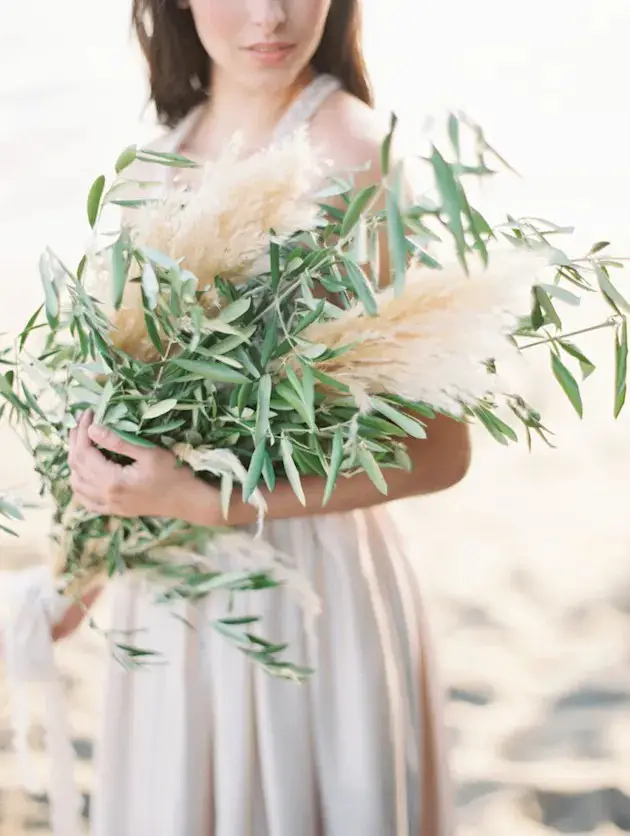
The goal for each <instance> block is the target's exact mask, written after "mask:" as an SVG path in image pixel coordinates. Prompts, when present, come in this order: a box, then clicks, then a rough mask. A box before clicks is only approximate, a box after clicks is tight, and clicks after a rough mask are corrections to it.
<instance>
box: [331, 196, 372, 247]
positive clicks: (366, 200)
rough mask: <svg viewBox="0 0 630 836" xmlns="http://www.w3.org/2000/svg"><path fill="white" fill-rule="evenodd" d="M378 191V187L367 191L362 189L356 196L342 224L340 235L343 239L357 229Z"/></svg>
mask: <svg viewBox="0 0 630 836" xmlns="http://www.w3.org/2000/svg"><path fill="white" fill-rule="evenodd" d="M377 191H378V187H377V186H368V187H367V188H365V189H361V191H360V192H358V193H357V194H356V195H355V196H354V198H353V199H352V202H351V203H350V206H348V208H347V209H346V214H345V215H344V219H343V223H342V224H341V230H340V232H339V234H340V236H341V237H342V238H346V237H347V236H348V235H349V234H350V233H351V232H352V230H353V229H354V228H355V226H356V225H357V223H358V222H359V220H360V219H361V216H362V214H363V212H364V211H365V210H366V209H367V207H368V206H369V204H370V203H371V201H372V200H373V199H374V195H375V194H376V192H377Z"/></svg>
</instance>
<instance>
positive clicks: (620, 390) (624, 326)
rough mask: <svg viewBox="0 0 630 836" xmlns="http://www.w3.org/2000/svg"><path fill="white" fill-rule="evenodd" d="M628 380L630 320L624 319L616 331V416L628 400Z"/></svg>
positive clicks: (616, 416)
mask: <svg viewBox="0 0 630 836" xmlns="http://www.w3.org/2000/svg"><path fill="white" fill-rule="evenodd" d="M627 380H628V320H627V319H624V320H623V322H622V323H621V325H620V326H618V328H617V329H616V333H615V407H614V415H615V418H618V417H619V414H620V413H621V410H622V409H623V407H624V404H625V402H626V394H627Z"/></svg>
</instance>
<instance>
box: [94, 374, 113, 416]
mask: <svg viewBox="0 0 630 836" xmlns="http://www.w3.org/2000/svg"><path fill="white" fill-rule="evenodd" d="M114 391H115V386H114V383H113V382H112V380H111V379H108V380H107V382H106V383H105V386H104V388H103V391H102V393H101V397H100V398H99V401H98V404H97V406H96V410H95V411H94V423H95V424H100V423H101V422H102V421H103V418H104V417H105V411H106V410H107V407H108V405H109V402H110V400H111V399H112V396H113V394H114Z"/></svg>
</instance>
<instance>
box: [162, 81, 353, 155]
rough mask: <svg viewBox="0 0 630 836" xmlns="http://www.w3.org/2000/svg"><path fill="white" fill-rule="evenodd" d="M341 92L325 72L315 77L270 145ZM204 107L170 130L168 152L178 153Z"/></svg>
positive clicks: (198, 106) (291, 105) (299, 96)
mask: <svg viewBox="0 0 630 836" xmlns="http://www.w3.org/2000/svg"><path fill="white" fill-rule="evenodd" d="M340 89H341V82H340V81H339V79H338V78H336V77H335V76H332V75H328V74H327V73H322V74H320V75H317V76H315V78H314V79H313V80H312V81H310V82H309V83H308V84H307V85H306V87H304V89H303V90H302V91H301V92H300V94H299V95H298V96H296V98H295V99H294V100H293V101H292V102H291V104H290V105H289V107H288V109H287V110H286V111H285V113H284V114H283V115H282V116H281V118H280V121H279V122H278V123H277V125H276V127H275V129H274V132H273V137H272V142H278V141H279V140H282V139H284V138H286V137H287V136H290V135H291V134H292V133H294V132H295V131H296V130H298V129H299V128H300V127H302V126H303V125H305V124H308V123H309V122H310V121H311V120H312V119H313V117H314V116H315V114H316V113H317V111H318V110H319V108H320V107H321V106H322V104H323V103H324V102H325V101H326V99H327V98H328V97H329V96H331V95H332V94H333V93H335V92H337V90H340ZM203 107H204V105H203V104H200V105H197V106H196V107H195V108H193V109H192V110H191V111H190V113H188V114H187V115H186V116H184V118H183V119H182V120H181V122H180V123H179V124H178V125H177V126H176V127H175V128H174V129H173V131H172V132H171V136H170V142H169V149H168V150H169V151H170V152H171V153H178V151H179V149H180V148H181V145H182V142H183V140H184V139H185V138H186V136H187V134H188V133H189V132H190V130H191V129H192V127H193V126H194V124H195V122H196V120H197V119H198V118H199V117H200V115H201V112H202V110H203Z"/></svg>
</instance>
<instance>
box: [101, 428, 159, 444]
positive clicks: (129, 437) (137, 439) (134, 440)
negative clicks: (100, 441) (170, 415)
mask: <svg viewBox="0 0 630 836" xmlns="http://www.w3.org/2000/svg"><path fill="white" fill-rule="evenodd" d="M110 429H111V431H112V432H113V433H116V435H117V436H119V437H120V438H122V440H123V441H128V442H129V443H130V444H135V445H136V447H147V448H152V447H157V446H158V445H157V444H154V443H153V441H149V440H148V439H146V438H142V436H139V435H136V434H135V433H130V432H125V431H124V430H121V429H119V428H118V427H110Z"/></svg>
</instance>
